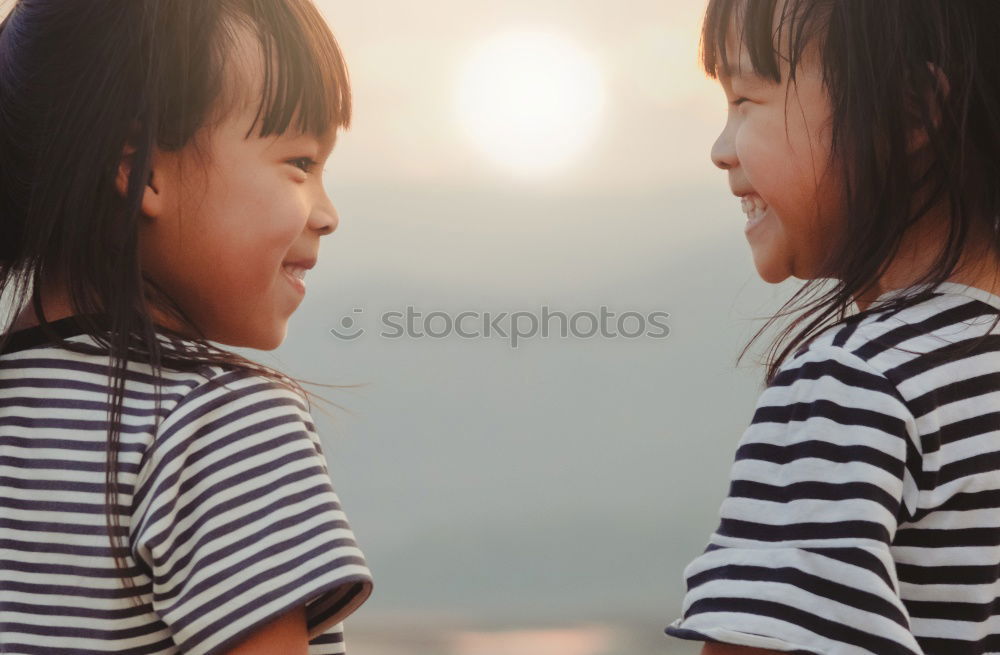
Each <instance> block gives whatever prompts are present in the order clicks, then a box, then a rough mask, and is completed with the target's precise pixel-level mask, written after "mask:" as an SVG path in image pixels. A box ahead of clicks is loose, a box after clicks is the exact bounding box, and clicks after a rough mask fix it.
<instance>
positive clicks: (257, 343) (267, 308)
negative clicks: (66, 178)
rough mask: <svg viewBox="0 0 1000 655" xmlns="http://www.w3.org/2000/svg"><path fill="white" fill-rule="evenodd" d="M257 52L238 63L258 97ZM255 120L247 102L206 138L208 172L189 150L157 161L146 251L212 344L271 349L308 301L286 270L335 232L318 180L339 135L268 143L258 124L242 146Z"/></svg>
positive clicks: (312, 256) (250, 45) (248, 48)
mask: <svg viewBox="0 0 1000 655" xmlns="http://www.w3.org/2000/svg"><path fill="white" fill-rule="evenodd" d="M256 48H257V45H256V42H255V41H252V40H251V39H250V38H249V37H246V36H245V37H244V39H243V41H242V43H241V46H240V52H239V53H237V54H238V55H239V56H238V57H237V58H236V59H234V60H232V61H233V63H236V61H239V62H242V64H243V65H244V66H246V67H247V68H248V69H250V70H249V72H246V71H244V75H245V76H244V78H243V79H250V80H253V81H254V82H255V83H256V84H257V85H258V86H257V90H258V91H259V90H260V89H261V88H262V85H263V82H262V79H263V62H262V61H261V60H260V59H261V58H260V55H259V54H257V49H256ZM246 95H247V97H252V98H259V97H260V95H259V94H256V95H254V94H246ZM255 114H256V102H254V103H248V104H247V105H246V106H244V107H243V108H242V110H239V109H238V110H235V111H233V112H232V114H231V115H230V117H229V118H228V119H227V120H226V121H225V122H223V123H222V124H221V125H220V126H218V127H217V128H216V130H215V131H214V132H213V133H212V134H211V135H210V136H206V138H205V141H206V144H207V148H206V149H207V152H206V155H207V158H208V167H207V169H206V170H205V172H204V173H202V172H201V171H202V169H201V168H200V164H199V161H198V160H197V159H196V158H195V156H194V153H193V151H192V146H190V145H189V146H187V147H185V148H183V149H182V150H180V151H177V152H166V153H165V152H159V151H158V152H157V153H156V156H155V157H154V161H153V179H152V182H151V185H150V186H149V187H147V189H146V197H145V198H144V205H143V208H144V213H146V214H147V216H149V219H148V220H147V221H145V222H144V227H143V230H142V232H141V234H140V244H141V257H142V265H143V269H144V271H145V272H146V273H147V274H148V275H150V276H152V277H153V279H154V280H155V281H156V282H157V283H158V284H159V285H160V286H162V287H164V288H165V290H166V291H167V292H168V293H169V294H170V295H171V296H172V297H173V298H174V299H175V300H176V301H177V302H178V303H179V304H180V306H181V308H182V309H184V311H185V312H186V313H187V314H188V315H189V316H190V317H191V318H192V319H193V320H194V321H195V322H196V324H197V325H198V326H199V327H201V329H202V330H203V331H204V332H205V335H206V337H207V338H208V339H210V340H212V341H218V342H221V343H226V344H229V345H234V346H244V347H250V348H256V349H261V350H271V349H274V348H276V347H277V346H278V345H280V344H281V342H282V341H283V340H284V338H285V334H286V327H287V321H288V319H289V317H290V316H291V314H292V312H294V311H295V309H296V308H297V307H298V306H299V303H301V302H302V299H303V297H304V293H305V292H304V290H303V289H302V287H301V284H300V283H298V282H296V281H295V280H293V279H291V278H290V276H289V274H288V272H286V268H285V264H286V263H287V262H293V261H306V262H310V263H312V262H315V260H316V258H317V256H318V253H319V245H320V244H319V239H320V236H322V235H325V234H329V233H331V232H333V231H334V230H335V229H336V227H337V223H338V216H337V211H336V209H335V208H334V206H333V204H332V202H331V201H330V198H329V197H328V196H327V194H326V191H325V190H324V188H323V183H322V177H321V171H322V167H323V163H324V162H325V161H326V159H327V157H329V155H330V152H331V150H332V149H333V145H334V134H333V133H330V134H328V135H326V136H325V137H324V138H322V139H315V138H313V137H311V136H309V135H303V134H295V133H294V132H292V131H289V132H286V133H285V135H282V136H273V135H272V136H270V137H268V138H266V139H261V138H259V137H258V136H257V130H259V124H258V128H257V129H255V132H254V134H252V135H251V136H250V138H249V139H246V140H244V135H245V134H246V133H247V131H248V130H249V128H250V125H251V123H252V121H253V119H254V115H255ZM292 126H293V127H294V122H293V123H292ZM310 160H312V161H313V162H316V163H315V164H311V163H310ZM182 169H184V171H183V172H184V175H183V176H182V175H181V170H182ZM310 263H307V264H305V265H306V266H310ZM175 329H176V328H175Z"/></svg>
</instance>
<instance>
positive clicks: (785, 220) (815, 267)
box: [712, 28, 843, 283]
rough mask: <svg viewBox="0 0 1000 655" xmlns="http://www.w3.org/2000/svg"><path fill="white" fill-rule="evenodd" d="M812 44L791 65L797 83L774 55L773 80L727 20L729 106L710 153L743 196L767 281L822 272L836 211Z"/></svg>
mask: <svg viewBox="0 0 1000 655" xmlns="http://www.w3.org/2000/svg"><path fill="white" fill-rule="evenodd" d="M814 47H815V46H810V48H808V49H807V50H806V53H805V54H804V57H803V59H802V60H801V62H800V65H799V66H798V67H797V69H796V84H792V85H790V84H789V81H788V66H787V64H786V63H785V61H784V59H783V58H779V60H780V61H781V66H782V67H781V79H782V83H781V84H777V83H775V82H773V81H772V80H769V79H766V78H762V77H759V76H757V75H756V74H754V72H753V67H752V65H751V63H750V58H749V53H747V51H746V49H745V48H740V47H739V46H738V41H737V36H736V32H735V29H734V28H731V29H730V36H729V39H728V40H727V43H726V48H727V54H728V55H729V62H730V65H731V66H733V67H734V70H730V71H720V74H719V81H720V83H721V84H722V88H723V90H724V91H725V94H726V100H727V101H728V103H729V113H728V118H727V120H726V125H725V128H724V129H723V130H722V133H721V134H720V135H719V137H718V139H717V140H716V142H715V144H714V146H713V147H712V161H713V162H714V163H715V165H716V166H718V167H719V168H721V169H723V170H726V171H728V172H729V186H730V188H731V190H732V192H733V193H734V194H735V195H737V196H741V199H742V204H743V209H744V211H745V212H746V214H747V223H746V226H745V229H744V231H745V234H746V238H747V241H749V243H750V248H751V250H752V251H753V259H754V265H755V266H756V268H757V272H758V274H759V275H760V277H761V278H763V279H764V280H765V281H766V282H770V283H777V282H781V281H782V280H785V279H786V278H788V277H789V276H795V277H797V278H799V279H803V280H804V279H812V278H816V277H822V276H823V270H822V268H823V267H822V260H823V256H824V254H825V252H826V250H827V249H828V247H829V246H830V245H831V240H832V239H833V238H835V236H836V234H837V225H838V222H839V221H838V217H839V216H840V215H841V207H842V204H843V203H842V201H841V199H840V193H839V185H838V182H837V175H836V174H835V172H834V170H833V167H831V166H829V165H828V164H829V156H830V134H831V133H830V117H831V109H830V102H829V99H828V97H827V94H826V91H825V88H824V85H823V80H822V71H821V69H820V67H819V62H818V59H817V57H816V51H815V50H814V49H813V48H814ZM786 101H787V115H786Z"/></svg>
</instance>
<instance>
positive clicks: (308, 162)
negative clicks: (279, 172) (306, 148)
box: [288, 157, 319, 175]
mask: <svg viewBox="0 0 1000 655" xmlns="http://www.w3.org/2000/svg"><path fill="white" fill-rule="evenodd" d="M288 163H290V164H292V166H295V167H296V168H298V169H299V170H301V171H302V172H303V173H306V174H307V175H308V174H309V173H312V172H313V170H314V169H315V168H316V166H318V165H319V164H318V163H317V162H316V161H315V160H314V159H312V158H311V157H296V158H295V159H289V160H288ZM299 164H305V166H299Z"/></svg>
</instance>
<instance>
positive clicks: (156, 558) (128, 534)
mask: <svg viewBox="0 0 1000 655" xmlns="http://www.w3.org/2000/svg"><path fill="white" fill-rule="evenodd" d="M55 327H56V329H57V331H58V332H59V334H60V335H61V336H63V337H66V338H68V339H69V340H70V341H74V342H85V343H89V344H94V345H96V343H95V342H94V341H93V340H92V339H91V338H90V337H88V336H87V335H85V334H82V333H81V331H79V330H77V329H76V327H75V325H74V324H72V322H71V321H70V319H63V320H60V321H57V322H56V323H55ZM161 338H164V339H166V337H164V336H162V335H161ZM107 364H108V358H107V357H106V356H101V355H97V354H95V355H84V354H80V353H75V352H71V351H69V350H67V349H64V348H59V347H56V346H54V345H52V344H49V343H47V342H46V340H45V338H44V335H43V334H41V331H40V329H39V328H29V329H27V330H21V331H19V332H16V333H14V335H12V339H11V341H10V342H9V343H8V345H7V347H5V348H4V350H3V351H0V652H3V653H4V654H5V655H13V654H23V655H41V654H43V653H45V654H54V653H70V652H72V653H74V654H77V655H84V654H88V653H128V654H132V655H153V654H156V655H167V654H173V653H180V652H184V653H198V654H201V655H209V654H215V653H223V652H226V651H227V650H229V649H230V648H232V647H233V646H235V645H236V643H238V642H239V641H240V640H242V639H243V638H245V637H246V636H248V635H249V634H250V633H251V632H252V631H253V630H255V629H256V628H259V627H261V626H262V625H264V624H266V623H268V622H270V621H271V620H273V619H274V618H276V617H277V616H278V615H279V614H281V613H283V612H284V611H286V610H289V609H291V608H293V607H295V606H297V605H300V604H303V603H307V602H308V603H309V604H308V605H307V615H308V616H307V626H308V630H309V636H310V644H309V653H310V655H333V654H338V653H343V652H344V639H343V632H342V625H343V624H342V621H343V619H344V618H345V617H346V616H347V615H349V614H350V613H351V612H353V611H354V610H355V609H356V608H357V607H358V606H359V605H360V604H361V603H363V602H364V601H365V599H366V598H367V597H368V595H369V593H370V592H371V587H372V581H371V574H370V572H369V570H368V567H367V565H366V563H365V559H364V556H363V554H362V552H361V551H360V549H359V548H358V545H357V543H356V542H355V539H354V535H353V533H352V531H351V528H350V526H349V524H348V522H347V518H346V516H345V515H344V512H343V510H342V508H341V506H340V501H339V499H338V498H337V495H336V493H335V492H334V489H333V487H332V483H331V480H330V475H329V471H328V469H327V464H326V460H325V458H324V455H323V450H322V446H321V442H320V439H319V436H318V435H317V433H316V429H315V425H314V424H313V421H312V418H311V416H310V414H309V412H308V410H307V409H306V407H305V405H304V403H303V401H302V399H301V398H300V397H299V396H298V395H297V394H295V393H293V392H291V391H289V390H287V389H285V388H283V387H281V386H280V385H278V384H277V383H274V382H272V381H269V380H267V379H265V378H263V377H260V376H257V375H252V374H249V373H246V372H241V371H230V370H226V369H223V368H221V367H217V366H208V367H203V369H202V370H201V371H198V372H190V373H187V372H179V371H174V370H170V369H164V371H163V377H162V378H161V380H162V385H163V386H162V395H161V414H162V415H163V416H164V418H163V420H162V422H161V424H160V427H159V431H158V434H157V435H156V437H155V439H154V435H153V421H154V418H155V417H154V411H155V396H154V393H155V389H154V387H153V377H152V376H151V370H150V368H149V367H148V366H147V365H145V364H141V363H138V362H130V363H129V366H130V371H129V377H128V383H127V386H126V397H125V407H124V412H123V416H122V421H123V430H122V433H121V437H120V439H121V447H120V450H121V454H120V457H119V476H118V480H119V506H118V516H119V521H120V524H121V534H122V535H123V537H124V538H125V539H124V543H127V544H129V553H128V554H127V562H128V563H129V565H130V572H131V573H132V574H134V575H135V580H136V582H137V583H138V587H136V588H135V589H123V588H122V584H121V582H120V580H119V579H118V575H117V571H116V570H115V567H114V561H113V558H112V554H111V551H110V542H109V539H108V537H107V534H106V528H105V519H104V461H105V457H106V454H105V443H106V427H107V423H106V421H107V377H106V376H107V372H106V371H107V368H106V367H107ZM210 378H214V379H215V380H216V381H218V382H222V383H223V384H222V385H219V386H214V385H210V384H208V380H209V379H210ZM154 443H155V447H153V446H154ZM134 596H138V597H139V599H140V600H141V602H142V605H141V607H138V608H137V607H134V605H133V603H132V600H131V598H132V597H134Z"/></svg>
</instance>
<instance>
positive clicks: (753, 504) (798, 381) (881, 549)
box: [666, 282, 1000, 655]
mask: <svg viewBox="0 0 1000 655" xmlns="http://www.w3.org/2000/svg"><path fill="white" fill-rule="evenodd" d="M896 293H900V291H893V292H888V293H886V294H883V295H882V296H880V298H879V301H881V300H884V299H886V298H888V297H889V296H891V295H895V294H896ZM998 313H1000V297H998V296H995V295H992V294H990V293H988V292H986V291H985V290H982V289H978V288H975V287H967V286H965V285H962V284H958V283H953V282H945V283H943V284H941V285H939V286H938V287H936V288H935V295H934V296H933V297H932V298H931V299H929V300H926V301H923V302H920V303H914V304H912V305H911V306H909V307H907V308H905V309H903V310H901V311H898V312H894V313H889V312H888V311H883V312H879V311H875V312H872V313H871V314H868V315H866V316H864V317H863V318H861V319H860V320H856V321H850V322H848V323H846V324H841V325H838V326H834V327H832V328H831V329H829V330H827V331H826V332H824V333H823V334H822V335H820V336H819V337H818V338H816V339H815V340H814V341H813V342H812V343H810V344H809V345H808V346H807V347H805V348H802V349H800V350H799V351H798V352H797V353H796V354H795V356H794V357H792V358H790V359H789V360H788V361H786V362H785V363H784V364H783V366H782V367H781V371H780V373H779V374H778V375H777V377H776V378H775V380H774V381H773V383H772V384H771V385H769V386H768V387H767V389H765V390H764V392H763V393H762V394H761V396H760V399H759V400H758V403H757V407H756V409H755V411H754V415H753V418H752V420H751V423H750V425H749V427H748V428H747V429H746V431H745V432H744V434H743V436H742V438H741V440H740V443H739V445H738V448H737V451H736V456H735V461H734V463H733V468H732V475H731V482H730V489H729V494H728V496H727V498H726V499H725V500H724V501H723V503H722V507H721V508H720V522H719V527H718V528H717V529H716V531H715V532H714V533H713V534H712V536H711V539H710V541H709V544H708V546H707V547H706V549H705V552H704V553H703V554H702V555H700V556H699V557H697V558H696V559H695V560H694V561H692V562H691V563H690V564H689V565H688V566H687V568H686V569H685V571H684V577H685V579H686V583H687V594H686V595H685V597H684V603H683V617H682V618H679V619H677V620H676V621H674V622H673V623H672V624H671V625H670V626H669V627H668V628H667V630H666V632H667V634H670V635H673V636H676V637H680V638H684V639H696V640H704V641H715V642H722V643H728V644H734V645H743V646H751V647H758V648H770V649H774V650H780V651H787V652H795V653H813V654H817V655H820V654H821V655H840V654H842V655H849V654H850V655H855V654H858V653H875V654H878V655H886V654H895V653H899V654H901V655H902V654H905V655H914V654H923V655H972V654H976V655H980V654H983V653H1000V328H995V329H994V333H993V334H992V335H991V336H990V337H989V338H988V339H986V340H985V341H984V342H983V343H982V344H980V345H979V346H978V347H976V348H975V349H974V350H971V351H969V350H968V345H969V344H970V343H972V340H975V339H976V338H977V337H982V336H983V335H985V334H987V332H988V331H989V329H990V328H991V326H992V322H993V321H994V320H995V318H996V316H997V314H998Z"/></svg>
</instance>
